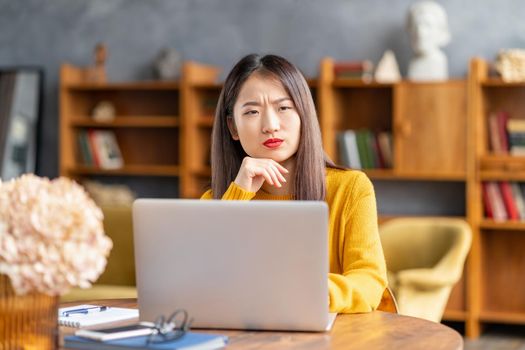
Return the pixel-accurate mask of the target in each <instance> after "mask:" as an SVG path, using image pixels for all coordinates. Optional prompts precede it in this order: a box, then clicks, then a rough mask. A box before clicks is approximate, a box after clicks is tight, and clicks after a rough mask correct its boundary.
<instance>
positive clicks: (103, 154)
mask: <svg viewBox="0 0 525 350" xmlns="http://www.w3.org/2000/svg"><path fill="white" fill-rule="evenodd" d="M93 146H94V147H95V152H94V153H96V155H97V158H98V160H99V164H100V167H101V168H103V169H119V168H122V166H123V165H124V161H123V159H122V154H121V152H120V148H119V146H118V142H117V138H116V136H115V133H114V132H113V131H111V130H96V131H94V132H93Z"/></svg>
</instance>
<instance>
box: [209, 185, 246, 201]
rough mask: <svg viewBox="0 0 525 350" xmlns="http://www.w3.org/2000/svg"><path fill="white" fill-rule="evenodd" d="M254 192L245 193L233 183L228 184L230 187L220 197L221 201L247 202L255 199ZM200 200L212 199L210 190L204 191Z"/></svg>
mask: <svg viewBox="0 0 525 350" xmlns="http://www.w3.org/2000/svg"><path fill="white" fill-rule="evenodd" d="M255 194H256V193H255V192H249V191H246V190H245V189H244V188H242V187H240V186H239V185H237V184H236V183H235V182H232V183H231V184H230V187H228V189H227V190H226V192H224V194H223V195H222V199H223V200H238V201H248V200H250V199H252V198H253V197H255ZM201 199H213V193H212V192H211V190H208V191H206V192H205V193H204V194H203V195H202V196H201Z"/></svg>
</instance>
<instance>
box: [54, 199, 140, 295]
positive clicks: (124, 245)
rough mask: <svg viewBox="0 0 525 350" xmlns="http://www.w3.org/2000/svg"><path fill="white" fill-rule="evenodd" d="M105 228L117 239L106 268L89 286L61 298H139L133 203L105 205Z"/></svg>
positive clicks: (108, 233)
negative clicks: (134, 249)
mask: <svg viewBox="0 0 525 350" xmlns="http://www.w3.org/2000/svg"><path fill="white" fill-rule="evenodd" d="M101 209H102V212H103V213H104V230H105V232H106V234H107V235H108V236H109V237H110V238H111V239H112V240H113V249H112V250H111V253H110V255H109V258H108V262H107V265H106V269H105V270H104V273H103V274H102V275H101V276H100V277H99V279H98V280H97V281H96V283H95V284H94V285H93V286H92V287H91V288H88V289H81V288H73V289H72V290H71V291H70V292H69V293H68V294H66V295H63V296H62V297H61V301H78V300H95V299H115V298H136V297H137V291H136V288H135V258H134V253H133V226H132V219H131V206H127V205H116V206H101Z"/></svg>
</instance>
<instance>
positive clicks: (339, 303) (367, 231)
mask: <svg viewBox="0 0 525 350" xmlns="http://www.w3.org/2000/svg"><path fill="white" fill-rule="evenodd" d="M347 198H349V203H347V205H346V208H345V210H344V211H343V215H344V216H345V217H344V218H341V219H342V220H344V232H342V234H344V239H343V241H342V242H343V243H342V244H343V247H342V252H343V253H342V263H341V264H342V274H336V273H330V274H329V277H328V290H329V295H330V312H339V313H357V312H369V311H373V310H375V309H376V308H377V306H378V305H379V303H380V301H381V296H382V294H383V291H384V289H385V288H386V286H387V277H386V264H385V258H384V255H383V248H382V247H381V241H380V238H379V232H378V224H377V208H376V200H375V194H374V189H373V186H372V183H371V182H370V180H369V179H368V178H367V177H366V175H364V174H360V175H359V176H358V177H357V179H356V180H355V182H354V185H353V186H352V189H351V193H350V194H349V195H348V196H347Z"/></svg>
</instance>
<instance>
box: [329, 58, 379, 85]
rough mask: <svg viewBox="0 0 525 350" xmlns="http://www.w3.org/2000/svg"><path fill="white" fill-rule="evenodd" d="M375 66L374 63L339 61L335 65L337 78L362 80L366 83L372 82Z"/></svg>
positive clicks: (366, 61)
mask: <svg viewBox="0 0 525 350" xmlns="http://www.w3.org/2000/svg"><path fill="white" fill-rule="evenodd" d="M373 70H374V64H373V63H372V61H368V60H364V61H339V62H335V63H334V74H335V77H336V78H349V79H360V80H363V81H366V82H369V81H371V80H372V77H373Z"/></svg>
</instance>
